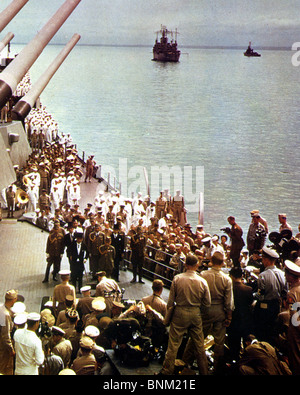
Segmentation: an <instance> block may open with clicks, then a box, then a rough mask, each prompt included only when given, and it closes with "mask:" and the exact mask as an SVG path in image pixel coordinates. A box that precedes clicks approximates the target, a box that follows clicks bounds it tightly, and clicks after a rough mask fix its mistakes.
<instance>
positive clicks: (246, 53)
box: [244, 41, 261, 58]
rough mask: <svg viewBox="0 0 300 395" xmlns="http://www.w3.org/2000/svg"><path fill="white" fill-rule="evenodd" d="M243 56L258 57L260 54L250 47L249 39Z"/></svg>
mask: <svg viewBox="0 0 300 395" xmlns="http://www.w3.org/2000/svg"><path fill="white" fill-rule="evenodd" d="M244 56H248V57H249V58H250V57H260V56H261V55H260V54H259V53H257V52H254V51H253V49H252V48H251V41H250V42H249V45H248V48H247V50H246V51H245V52H244Z"/></svg>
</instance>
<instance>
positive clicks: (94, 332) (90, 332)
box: [84, 325, 100, 337]
mask: <svg viewBox="0 0 300 395" xmlns="http://www.w3.org/2000/svg"><path fill="white" fill-rule="evenodd" d="M84 333H85V334H86V335H87V336H89V337H97V336H99V335H100V331H99V329H98V328H97V327H96V326H94V325H88V326H87V327H86V328H85V330H84Z"/></svg>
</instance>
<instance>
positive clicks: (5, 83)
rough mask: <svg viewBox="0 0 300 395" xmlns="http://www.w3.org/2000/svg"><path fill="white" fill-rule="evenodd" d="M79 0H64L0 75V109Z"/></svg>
mask: <svg viewBox="0 0 300 395" xmlns="http://www.w3.org/2000/svg"><path fill="white" fill-rule="evenodd" d="M80 1H81V0H66V1H65V3H64V4H63V5H62V6H61V7H60V8H59V9H58V11H57V12H56V13H55V14H54V15H53V17H52V18H51V19H50V20H49V21H48V22H47V23H46V25H45V26H44V27H43V28H42V29H41V30H40V31H39V33H38V34H37V35H36V36H35V37H34V38H33V39H32V40H31V41H30V42H29V44H27V45H26V46H25V47H24V48H23V49H22V51H21V52H20V53H19V55H18V56H17V57H16V58H15V59H14V60H13V61H12V62H11V63H10V64H9V65H8V66H7V67H6V69H5V70H4V71H3V72H2V73H1V75H0V109H2V108H3V107H4V105H5V104H6V102H7V101H8V100H9V99H10V98H11V96H12V94H13V92H14V91H15V89H16V88H17V85H18V83H19V82H20V81H21V80H22V78H23V77H24V75H25V74H26V73H27V71H28V70H29V69H30V67H31V66H32V65H33V63H34V62H35V61H36V59H37V58H38V57H39V56H40V54H41V53H42V52H43V50H44V48H45V47H46V45H47V44H48V43H49V41H50V40H51V39H52V38H53V36H54V35H55V34H56V33H57V31H58V30H59V29H60V28H61V26H62V25H63V24H64V23H65V21H66V20H67V19H68V17H69V16H70V15H71V13H72V12H73V11H74V9H75V8H76V7H77V6H78V4H79V3H80Z"/></svg>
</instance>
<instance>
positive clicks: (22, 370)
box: [0, 270, 166, 375]
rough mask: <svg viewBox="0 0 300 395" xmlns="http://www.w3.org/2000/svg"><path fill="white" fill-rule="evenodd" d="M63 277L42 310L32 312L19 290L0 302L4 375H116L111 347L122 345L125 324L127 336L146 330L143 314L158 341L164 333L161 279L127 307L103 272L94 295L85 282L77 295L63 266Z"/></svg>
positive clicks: (1, 370) (0, 350) (0, 359)
mask: <svg viewBox="0 0 300 395" xmlns="http://www.w3.org/2000/svg"><path fill="white" fill-rule="evenodd" d="M59 276H60V278H61V281H60V283H59V284H57V285H56V286H55V287H54V290H53V298H52V301H49V300H48V301H47V302H45V303H44V304H43V306H42V308H41V311H40V312H39V313H36V312H27V309H26V300H25V299H24V297H23V296H22V295H20V294H19V292H18V291H16V290H14V289H11V290H9V291H7V292H6V294H5V300H4V303H3V305H1V306H0V325H1V332H0V373H1V374H3V375H64V374H70V375H95V374H96V375H115V374H118V372H117V371H116V369H115V367H114V365H113V364H112V363H111V360H110V359H109V358H108V354H107V350H111V349H116V345H118V346H120V342H119V340H120V336H121V335H122V336H123V337H124V336H125V332H126V329H127V331H128V330H129V332H130V333H129V335H128V334H127V335H126V336H127V339H128V340H130V339H131V337H132V336H133V331H134V332H135V333H136V331H137V330H140V331H141V330H142V329H141V326H140V323H139V320H138V319H137V317H138V316H139V317H140V318H143V319H144V320H145V319H147V321H148V325H147V330H148V332H147V333H148V335H149V334H150V335H151V336H152V334H153V336H152V337H153V341H154V343H155V341H156V342H157V341H158V340H157V339H158V338H159V335H160V333H165V330H164V325H163V321H164V315H165V312H166V302H164V301H163V300H162V299H160V294H161V293H162V290H163V283H162V281H160V280H156V281H154V282H153V294H151V295H145V297H144V298H143V299H142V301H140V302H139V304H138V305H133V304H132V305H131V306H126V305H124V304H123V303H122V302H121V295H122V291H121V290H120V288H119V286H118V284H117V283H116V282H115V281H114V280H112V279H110V278H108V277H107V276H106V273H105V272H104V271H102V272H98V273H97V279H98V281H97V287H96V290H95V291H94V292H93V293H94V295H93V296H92V294H91V291H92V290H91V287H90V286H84V287H82V288H81V290H80V296H79V297H78V298H76V292H75V287H74V286H73V285H71V284H70V281H69V280H70V271H69V270H61V271H60V272H59ZM112 291H114V292H112ZM155 323H156V324H155ZM128 324H130V327H132V329H130V327H129V326H128ZM119 327H120V328H119ZM126 327H127V328H126ZM124 328H125V332H124ZM158 328H159V329H160V332H158V331H157V329H158ZM125 345H126V344H124V346H125Z"/></svg>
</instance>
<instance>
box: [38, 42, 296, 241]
mask: <svg viewBox="0 0 300 395" xmlns="http://www.w3.org/2000/svg"><path fill="white" fill-rule="evenodd" d="M60 50H61V47H57V46H49V47H47V48H46V50H45V51H44V53H43V54H42V55H41V57H40V58H39V59H38V60H37V62H36V63H35V65H34V66H33V67H32V69H31V78H32V81H33V82H34V81H35V80H36V79H37V78H38V77H39V75H40V74H41V73H42V72H43V71H44V70H45V69H46V67H47V66H48V64H50V62H51V61H52V59H54V57H55V56H56V54H58V52H59V51H60ZM181 50H182V52H183V54H182V56H181V60H180V63H177V64H160V63H156V62H152V61H151V58H152V54H151V48H115V47H85V46H77V47H76V48H75V49H74V50H73V51H72V53H71V54H70V55H69V57H68V58H67V60H66V61H65V62H64V64H63V65H62V66H61V68H60V69H59V71H58V72H57V73H56V75H55V76H54V77H53V79H52V81H51V82H50V84H49V85H48V87H47V88H46V90H45V92H44V93H43V95H42V102H43V103H44V104H45V105H46V106H47V108H48V110H49V111H50V112H51V113H52V114H53V116H54V117H55V118H56V120H57V121H58V122H59V125H60V130H61V131H62V132H65V133H69V132H70V133H71V134H72V136H73V140H74V141H75V143H76V144H77V146H78V148H79V150H80V151H85V153H86V155H90V154H94V155H95V158H96V160H97V162H98V164H102V165H103V175H105V174H104V173H106V172H107V171H109V170H110V172H111V173H112V174H113V173H114V172H115V175H116V177H117V179H118V180H119V179H120V181H121V182H122V192H126V194H127V195H131V192H135V194H136V193H137V192H138V190H139V189H141V190H142V193H143V194H144V195H145V194H146V187H145V179H144V175H143V173H142V171H141V170H142V169H143V168H144V167H145V168H146V170H147V172H148V176H149V180H150V185H151V184H152V185H151V198H152V199H156V198H157V194H158V191H159V190H160V189H165V188H170V192H171V195H173V194H174V193H175V189H177V188H178V185H179V188H180V187H181V186H182V187H181V188H180V189H181V192H182V194H183V195H184V196H185V197H186V196H187V199H189V200H190V203H192V200H193V197H194V198H195V196H194V195H198V192H199V191H200V192H203V193H204V225H205V229H206V230H207V231H209V232H219V229H220V228H222V227H224V226H225V225H227V221H226V218H227V217H228V215H235V216H236V219H237V222H238V223H239V224H240V225H241V226H242V227H243V229H244V231H245V232H246V231H247V229H248V226H249V223H250V214H249V213H250V211H251V210H253V209H259V210H260V212H261V214H262V216H263V217H264V218H266V219H267V221H268V222H269V227H270V230H271V231H272V230H278V227H279V224H278V219H277V215H278V213H279V212H286V213H287V215H288V222H289V223H290V224H291V225H292V226H293V229H294V231H295V232H296V230H297V227H298V224H299V223H300V210H299V197H300V188H299V171H298V169H299V167H300V155H299V149H300V143H299V130H300V84H299V81H300V67H294V66H292V63H291V57H292V54H293V53H292V51H261V53H262V57H261V58H252V59H248V58H245V57H244V56H243V53H242V51H240V50H228V49H226V50H216V49H205V50H204V49H184V48H181ZM105 165H106V166H105ZM125 165H126V167H125ZM107 166H110V168H107ZM120 166H121V169H120ZM105 167H106V168H105ZM197 169H198V170H197ZM201 169H202V170H201ZM163 170H164V172H163ZM156 171H158V173H156ZM197 171H198V173H199V174H201V171H204V182H203V180H202V179H201V177H200V176H199V174H198V173H197ZM160 172H163V173H164V174H165V175H167V176H168V175H169V174H173V172H174V173H175V177H174V179H173V176H172V177H169V179H170V178H171V181H170V185H167V184H168V180H167V179H168V177H166V180H164V181H165V184H164V185H163V184H162V180H160V182H158V181H157V180H158V178H157V177H158V176H157V174H159V173H160ZM197 174H198V175H197ZM155 180H156V181H155ZM134 188H136V190H135V189H134ZM124 189H125V191H124ZM192 211H193V210H190V212H189V213H188V220H189V222H190V223H191V224H192V225H193V226H195V225H196V224H197V222H198V214H197V212H192ZM196 211H197V210H196ZM219 233H220V232H219Z"/></svg>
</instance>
